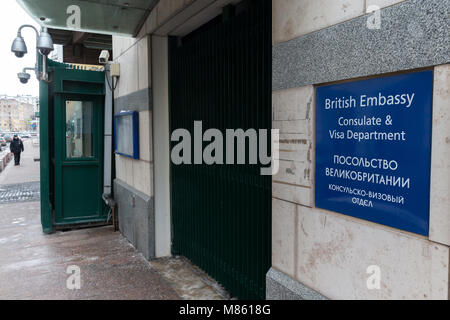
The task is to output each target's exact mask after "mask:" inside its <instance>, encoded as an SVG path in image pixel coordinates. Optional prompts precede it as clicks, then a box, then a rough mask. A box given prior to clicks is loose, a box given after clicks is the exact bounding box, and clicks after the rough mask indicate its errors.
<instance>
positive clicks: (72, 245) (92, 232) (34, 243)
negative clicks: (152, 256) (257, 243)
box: [0, 140, 229, 300]
mask: <svg viewBox="0 0 450 320" xmlns="http://www.w3.org/2000/svg"><path fill="white" fill-rule="evenodd" d="M38 157H39V146H38V145H36V143H33V141H31V140H30V141H25V152H24V153H23V154H22V161H21V165H20V166H18V167H15V166H14V163H13V162H11V163H10V164H9V165H8V167H7V168H6V169H5V170H4V171H3V172H2V173H0V299H1V300H15V299H18V300H72V299H74V300H178V299H185V300H221V299H228V298H229V297H228V295H227V293H226V292H225V291H224V290H223V289H221V287H220V286H219V285H218V284H217V283H216V282H215V281H214V280H212V279H210V278H209V277H208V276H207V275H206V274H204V273H203V272H202V271H201V270H199V269H198V268H196V267H195V266H193V265H192V264H191V263H190V262H189V261H187V260H185V259H183V258H179V257H175V258H167V259H159V260H153V261H150V262H149V261H147V260H146V259H145V258H144V257H143V256H142V255H141V254H139V253H138V252H136V250H135V249H134V248H133V247H132V245H131V244H130V243H129V242H128V241H127V240H126V239H125V238H124V237H123V236H122V235H121V234H120V233H118V232H114V231H113V228H112V227H109V226H108V227H102V228H90V229H83V230H75V231H68V232H57V233H54V234H51V235H45V234H44V233H43V232H42V228H41V224H40V204H39V201H38V200H39V191H38V186H39V162H35V161H34V159H35V158H38ZM2 199H3V200H2Z"/></svg>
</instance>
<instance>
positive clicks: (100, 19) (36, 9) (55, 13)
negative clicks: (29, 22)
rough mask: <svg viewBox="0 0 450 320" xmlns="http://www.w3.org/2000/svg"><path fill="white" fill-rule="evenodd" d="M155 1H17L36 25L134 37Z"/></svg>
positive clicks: (156, 0)
mask: <svg viewBox="0 0 450 320" xmlns="http://www.w3.org/2000/svg"><path fill="white" fill-rule="evenodd" d="M158 1H159V0H58V1H55V0H17V2H18V3H19V4H20V5H21V6H22V7H23V8H24V9H25V11H27V13H28V14H29V15H30V16H32V17H33V18H34V19H35V20H36V21H37V22H38V23H39V24H40V25H43V26H47V27H49V28H54V29H65V30H73V31H74V30H76V31H83V32H90V33H102V34H117V35H128V36H136V35H137V33H138V32H139V30H140V28H141V27H142V25H143V24H144V22H145V20H146V19H147V17H148V15H149V14H150V11H151V10H152V9H153V8H154V6H155V5H156V3H157V2H158Z"/></svg>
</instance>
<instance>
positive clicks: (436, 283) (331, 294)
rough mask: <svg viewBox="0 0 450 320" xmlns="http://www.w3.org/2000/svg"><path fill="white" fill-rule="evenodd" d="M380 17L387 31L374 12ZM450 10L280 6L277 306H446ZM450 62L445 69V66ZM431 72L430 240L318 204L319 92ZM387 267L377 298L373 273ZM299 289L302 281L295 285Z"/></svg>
mask: <svg viewBox="0 0 450 320" xmlns="http://www.w3.org/2000/svg"><path fill="white" fill-rule="evenodd" d="M372 4H376V5H379V6H380V7H381V8H382V9H381V29H379V30H372V29H369V28H367V20H368V18H369V16H370V15H366V14H365V12H366V8H367V7H368V6H370V5H372ZM449 7H450V4H449V1H440V0H431V1H423V0H406V1H398V0H394V1H388V0H384V1H382V0H378V1H375V0H374V1H372V0H370V1H363V0H336V1H327V0H274V1H273V43H274V47H273V70H274V71H273V95H272V97H273V127H274V128H276V129H280V172H279V173H278V174H277V175H276V176H274V177H273V184H272V186H273V204H272V215H273V222H272V224H273V225H272V229H273V236H272V243H273V249H272V252H273V259H272V265H273V268H272V270H271V271H270V272H269V273H268V275H267V296H268V298H269V299H280V298H292V299H302V298H305V299H315V298H323V297H326V298H330V299H448V298H449V293H448V292H449V259H450V258H449V246H450V241H449V237H450V227H449V226H450V215H449V214H448V213H449V212H450V198H449V192H448V190H449V181H450V173H449V161H448V158H449V141H448V140H449V136H450V133H449V129H448V128H449V126H448V123H449V120H450V119H449V112H448V104H449V101H450V100H449V98H450V97H449V74H450V73H449V67H450V65H448V63H449V62H450V54H449V52H450V47H449V46H450V44H449V42H448V34H449V31H450V30H449V24H448V20H447V18H446V17H448V14H449ZM445 64H447V65H445ZM424 67H429V68H433V69H434V77H435V80H434V82H435V83H434V104H433V113H434V121H433V145H432V149H433V155H432V170H431V175H432V183H431V185H432V186H431V211H430V236H429V237H427V238H426V237H422V236H418V235H414V234H411V233H408V232H403V231H401V230H396V229H393V228H389V227H385V226H382V225H378V224H375V223H371V222H368V221H364V220H359V219H356V218H352V217H348V216H345V215H342V214H338V213H334V212H329V211H325V210H321V209H317V208H315V207H314V157H315V154H314V151H315V141H314V138H315V137H314V130H315V120H314V115H315V101H314V99H315V86H316V85H319V84H324V83H330V82H337V81H342V80H348V79H357V78H367V77H373V76H376V75H380V74H386V73H401V72H402V71H407V70H414V69H418V68H424ZM372 265H377V266H379V267H380V268H381V279H382V280H381V289H380V290H369V289H368V288H367V284H366V283H367V280H368V278H369V276H370V274H368V273H367V268H368V267H369V266H372ZM294 283H295V284H294Z"/></svg>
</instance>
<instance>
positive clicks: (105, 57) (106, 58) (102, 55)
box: [98, 50, 109, 64]
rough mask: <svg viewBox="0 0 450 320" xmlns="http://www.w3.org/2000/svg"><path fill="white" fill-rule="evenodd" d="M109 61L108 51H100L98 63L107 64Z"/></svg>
mask: <svg viewBox="0 0 450 320" xmlns="http://www.w3.org/2000/svg"><path fill="white" fill-rule="evenodd" d="M108 61H109V51H108V50H102V52H101V53H100V57H98V62H99V63H101V64H107V63H108Z"/></svg>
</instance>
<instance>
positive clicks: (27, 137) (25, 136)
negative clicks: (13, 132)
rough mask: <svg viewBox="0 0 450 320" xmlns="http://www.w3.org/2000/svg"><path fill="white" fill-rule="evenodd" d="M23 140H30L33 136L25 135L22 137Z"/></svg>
mask: <svg viewBox="0 0 450 320" xmlns="http://www.w3.org/2000/svg"><path fill="white" fill-rule="evenodd" d="M20 138H21V139H30V138H31V136H30V135H29V134H28V133H25V134H23V135H21V136H20Z"/></svg>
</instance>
